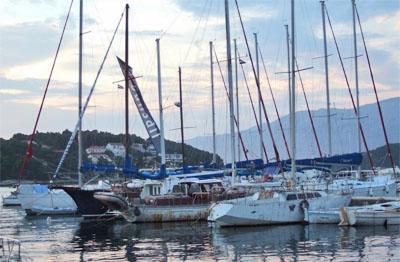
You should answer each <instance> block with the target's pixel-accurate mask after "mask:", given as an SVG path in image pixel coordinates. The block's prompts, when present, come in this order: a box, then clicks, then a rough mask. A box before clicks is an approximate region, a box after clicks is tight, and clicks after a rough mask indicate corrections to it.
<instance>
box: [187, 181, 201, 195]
mask: <svg viewBox="0 0 400 262" xmlns="http://www.w3.org/2000/svg"><path fill="white" fill-rule="evenodd" d="M200 191H201V190H200V186H199V185H198V184H195V183H193V184H192V185H191V186H190V188H189V194H192V193H194V192H200Z"/></svg>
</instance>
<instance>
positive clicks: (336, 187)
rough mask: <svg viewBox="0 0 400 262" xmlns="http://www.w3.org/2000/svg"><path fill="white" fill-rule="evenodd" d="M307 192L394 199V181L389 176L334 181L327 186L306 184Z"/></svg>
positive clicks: (395, 194)
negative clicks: (370, 179)
mask: <svg viewBox="0 0 400 262" xmlns="http://www.w3.org/2000/svg"><path fill="white" fill-rule="evenodd" d="M306 188H307V189H308V190H327V191H328V192H333V193H340V192H348V193H350V194H352V195H353V196H360V197H364V196H365V197H366V196H367V197H396V196H397V184H396V180H394V179H390V177H389V176H375V177H374V178H373V181H360V180H355V179H336V180H334V181H332V182H331V183H329V184H323V183H322V184H321V183H318V184H307V185H306Z"/></svg>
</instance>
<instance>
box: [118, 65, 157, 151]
mask: <svg viewBox="0 0 400 262" xmlns="http://www.w3.org/2000/svg"><path fill="white" fill-rule="evenodd" d="M117 59H118V63H119V65H120V67H121V70H122V73H123V74H124V76H125V62H124V61H122V60H121V59H120V58H119V57H117ZM128 70H129V71H128V77H129V79H130V80H131V84H130V85H129V90H130V92H131V95H132V97H133V101H135V104H136V107H137V109H138V111H139V114H140V117H141V118H142V121H143V123H144V126H145V127H146V130H147V133H148V134H149V136H150V139H151V141H152V143H153V145H154V148H155V149H156V151H157V153H158V154H160V153H161V132H160V129H159V128H158V126H157V124H156V122H155V121H154V119H153V117H152V115H151V114H150V111H149V109H148V108H147V106H146V104H145V102H144V100H143V97H142V93H141V92H140V90H139V86H138V85H137V83H136V78H135V77H134V76H133V74H132V68H131V67H130V66H129V69H128Z"/></svg>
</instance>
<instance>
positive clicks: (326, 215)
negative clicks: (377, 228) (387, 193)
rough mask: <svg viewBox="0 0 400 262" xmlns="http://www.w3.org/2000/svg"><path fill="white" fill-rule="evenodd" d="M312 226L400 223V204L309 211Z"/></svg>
mask: <svg viewBox="0 0 400 262" xmlns="http://www.w3.org/2000/svg"><path fill="white" fill-rule="evenodd" d="M307 214H308V217H307V218H306V220H307V221H308V222H309V223H310V224H339V225H342V226H347V225H390V224H398V223H400V202H399V201H392V202H386V203H380V204H374V205H366V206H350V207H346V208H341V209H339V208H334V209H321V210H309V211H308V212H307Z"/></svg>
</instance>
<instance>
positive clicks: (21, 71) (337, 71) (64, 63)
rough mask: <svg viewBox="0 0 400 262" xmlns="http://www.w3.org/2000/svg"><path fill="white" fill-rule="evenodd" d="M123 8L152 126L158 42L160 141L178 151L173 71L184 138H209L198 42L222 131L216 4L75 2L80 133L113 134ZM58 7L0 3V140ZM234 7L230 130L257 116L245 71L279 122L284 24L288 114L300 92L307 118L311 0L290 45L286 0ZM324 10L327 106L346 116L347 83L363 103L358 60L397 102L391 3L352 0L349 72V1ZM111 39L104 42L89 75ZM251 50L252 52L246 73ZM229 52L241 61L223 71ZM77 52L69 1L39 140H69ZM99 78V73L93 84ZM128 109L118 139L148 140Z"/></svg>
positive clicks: (322, 103) (313, 82)
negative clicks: (292, 69)
mask: <svg viewBox="0 0 400 262" xmlns="http://www.w3.org/2000/svg"><path fill="white" fill-rule="evenodd" d="M127 3H128V4H129V7H130V8H129V15H128V18H129V30H128V31H129V61H130V62H129V63H130V65H131V66H132V68H133V73H134V75H135V76H136V77H138V78H137V81H138V85H139V88H140V90H141V92H142V95H143V98H144V100H145V102H146V104H147V106H148V107H149V109H150V111H151V113H152V115H153V117H154V119H155V120H156V122H157V123H158V124H159V125H160V113H159V112H160V111H159V91H158V71H157V69H158V66H157V46H156V39H159V43H160V69H161V74H160V79H161V90H162V91H161V101H162V108H163V118H164V121H163V125H164V134H165V137H166V139H169V140H173V141H178V142H179V141H181V135H180V132H179V128H180V126H181V121H180V111H179V108H178V107H176V106H175V105H174V104H175V102H178V101H179V99H180V96H179V86H180V84H179V74H178V70H179V67H180V68H181V72H182V73H181V86H182V105H183V106H182V109H183V123H184V124H183V125H184V135H185V139H189V138H193V137H197V136H210V135H211V134H212V132H213V131H212V130H213V127H212V96H211V93H212V88H211V86H212V84H211V83H212V82H211V69H210V68H211V63H210V42H212V43H213V51H212V52H213V58H212V59H213V63H212V67H213V78H212V79H213V83H214V89H213V90H214V104H215V106H214V108H215V123H216V124H215V129H216V133H217V134H223V133H229V132H230V123H229V103H228V99H227V98H228V95H227V90H229V87H228V82H229V81H228V76H227V64H228V63H227V54H226V53H227V52H226V50H227V44H226V27H225V6H224V1H222V0H219V1H207V0H204V1H190V0H150V1H148V0H146V1H145V0H138V1H121V0H114V1H109V0H88V1H84V3H83V36H82V37H83V38H82V39H83V71H82V74H83V90H82V93H83V98H82V99H83V103H85V101H86V99H87V97H88V94H89V91H90V89H91V88H92V86H94V92H93V95H92V97H91V99H90V101H89V103H88V105H89V106H88V108H87V110H86V112H85V115H84V118H83V130H95V129H96V130H99V131H105V132H110V133H114V134H120V133H124V132H125V120H124V117H125V115H124V107H125V105H124V91H123V90H122V89H119V88H118V84H123V82H121V80H122V79H123V78H122V73H121V70H120V68H119V66H118V63H117V60H116V58H115V57H116V56H119V57H121V58H124V57H125V14H124V16H123V17H122V22H121V24H120V25H119V27H118V29H117V25H118V23H119V21H120V19H121V15H122V14H123V13H124V9H125V5H126V4H127ZM70 4H71V2H70V1H67V0H64V1H52V0H3V1H1V2H0V17H1V20H0V100H1V105H0V137H1V138H4V139H9V138H11V137H12V136H13V134H16V133H22V134H31V133H32V131H33V129H34V126H35V122H36V119H37V117H38V113H39V110H40V104H41V101H42V99H43V97H44V93H45V89H46V85H47V82H48V80H49V77H50V72H51V68H52V64H53V62H54V59H55V56H56V51H57V46H58V44H59V41H60V37H61V34H62V31H63V27H64V24H65V21H66V17H67V14H68V10H69V6H70ZM237 4H238V7H239V8H237V6H236V2H235V1H232V0H229V20H230V37H231V50H232V58H233V60H232V66H233V86H232V89H233V90H234V95H233V97H234V100H235V111H236V112H238V114H237V116H238V119H240V127H241V128H242V129H247V128H250V127H252V126H255V125H256V120H255V117H254V112H256V113H258V110H259V109H258V105H259V102H258V95H257V94H258V91H257V87H256V83H255V77H254V71H253V67H252V63H251V61H253V66H254V68H255V71H256V72H257V71H258V72H259V74H260V88H261V92H262V97H263V101H264V104H265V106H266V111H267V112H268V118H269V120H270V121H274V120H276V119H277V116H278V115H277V113H276V110H275V106H274V103H273V100H275V103H276V107H277V109H278V110H277V111H278V113H279V115H280V116H283V115H286V114H288V113H289V98H288V97H289V96H288V93H289V91H288V74H287V72H288V69H287V68H288V62H287V61H288V54H287V32H286V27H285V25H288V30H289V36H290V41H291V42H293V40H294V43H295V56H296V60H297V64H298V68H300V69H306V68H308V69H307V70H302V71H301V72H300V74H297V75H296V110H297V111H300V110H305V109H306V102H305V98H304V93H305V94H306V98H307V102H308V104H309V107H310V109H311V110H318V109H321V108H326V107H327V91H326V84H325V83H326V78H325V60H324V38H323V26H322V11H321V9H322V8H321V3H320V1H319V0H297V1H295V23H294V24H295V26H294V28H295V34H294V37H292V36H291V34H292V32H291V28H292V23H291V8H290V0H280V1H276V0H262V1H252V0H237ZM325 5H326V10H327V14H326V13H325V22H326V42H327V54H328V78H329V97H330V106H331V107H334V108H341V109H345V108H346V109H348V108H352V100H351V96H350V94H349V91H348V86H349V88H350V90H351V92H352V96H353V97H354V99H355V97H356V95H355V92H356V88H355V79H356V75H358V83H359V96H358V97H359V99H360V100H359V101H360V102H359V103H360V105H364V104H370V103H375V101H376V98H375V93H374V89H373V82H372V80H371V73H370V69H369V66H368V60H369V64H370V67H371V69H372V71H371V72H372V76H373V78H374V83H375V86H376V89H377V94H378V97H379V99H380V100H384V99H388V98H392V97H398V96H400V77H399V74H398V72H399V69H400V67H399V61H400V53H399V51H398V50H399V49H400V1H399V0H381V1H374V0H363V1H356V6H357V11H358V15H359V19H360V22H361V28H362V31H363V37H364V39H365V47H366V49H365V47H364V43H363V38H362V36H361V34H360V29H359V25H358V21H357V23H356V28H357V33H356V39H357V40H356V46H357V54H358V56H357V57H358V58H357V66H358V70H357V72H358V74H356V70H355V65H356V59H355V58H354V54H355V51H354V37H353V16H352V2H351V0H335V1H334V0H328V1H326V2H325ZM238 10H239V12H240V17H241V20H242V23H243V28H244V32H243V30H242V26H241V23H240V19H239V13H238ZM328 17H329V18H328ZM116 30H117V31H116ZM114 31H116V35H115V38H114V41H113V44H112V46H111V48H110V52H109V55H108V57H107V58H106V59H105V63H104V66H103V67H101V64H102V61H103V59H104V57H105V54H106V51H107V48H108V46H109V45H110V42H111V39H112V36H113V34H114ZM332 32H333V34H334V36H335V37H333V34H332ZM256 38H257V42H258V45H256V41H255V39H256ZM235 42H236V46H237V48H236V49H235V48H234V47H235ZM256 46H257V49H258V50H259V53H258V63H257V56H256ZM290 48H291V47H290ZM235 50H236V51H237V52H236V54H237V56H239V57H240V58H241V60H243V61H244V62H246V63H244V64H242V65H240V64H238V63H235V59H234V57H235ZM78 54H79V1H76V0H75V1H74V2H73V4H72V10H71V13H70V16H69V20H68V23H67V25H66V29H65V34H64V36H63V40H62V42H61V45H60V50H59V53H58V56H57V60H56V62H55V68H54V71H53V73H52V77H51V80H50V82H49V87H48V91H47V93H46V97H45V100H44V105H43V108H42V110H41V115H40V118H39V121H38V124H37V130H38V131H39V132H62V131H64V130H70V131H72V130H73V129H74V128H75V126H76V123H77V121H78V68H79V67H78ZM340 58H341V59H340ZM367 58H368V59H367ZM236 65H237V68H238V69H237V72H238V73H237V74H236V69H235V68H236ZM257 65H258V66H257ZM342 65H343V67H342ZM100 68H102V71H101V73H100V74H99V77H98V79H97V81H96V83H95V80H96V75H97V74H98V71H99V70H100ZM257 68H258V70H257ZM300 80H301V81H300ZM94 83H95V84H94ZM236 83H237V84H236ZM303 89H304V93H303ZM236 90H237V92H236ZM249 92H250V94H251V95H250V96H249V94H248V93H249ZM271 93H272V94H273V96H272V95H271ZM129 99H130V100H129V101H130V105H129V132H130V133H133V134H136V135H139V136H141V137H143V138H148V135H147V134H146V130H145V128H144V125H143V123H142V122H141V119H140V117H139V114H138V110H137V109H136V108H135V105H134V104H133V100H132V99H131V97H130V98H129ZM236 101H237V102H238V103H237V102H236ZM252 102H253V106H252ZM237 104H238V105H239V106H237ZM253 107H254V110H253ZM237 108H239V109H237ZM397 113H400V112H397ZM263 121H264V122H265V120H263Z"/></svg>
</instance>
